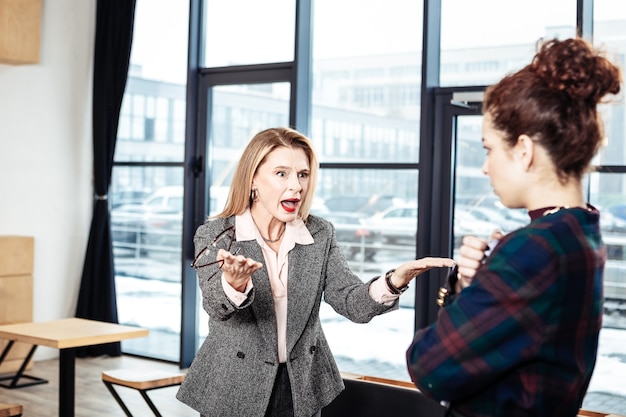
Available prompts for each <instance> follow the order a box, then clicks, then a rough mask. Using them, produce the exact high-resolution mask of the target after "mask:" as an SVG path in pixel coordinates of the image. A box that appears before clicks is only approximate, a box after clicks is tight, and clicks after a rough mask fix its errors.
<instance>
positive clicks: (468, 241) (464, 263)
mask: <svg viewBox="0 0 626 417" xmlns="http://www.w3.org/2000/svg"><path fill="white" fill-rule="evenodd" d="M503 237H504V233H502V231H501V230H495V231H494V232H493V233H492V234H491V237H490V239H489V242H487V241H486V240H484V239H481V238H479V237H476V236H465V237H463V243H462V244H461V248H460V251H459V253H460V255H459V257H458V259H457V260H456V264H457V270H458V275H457V278H458V281H457V284H456V285H457V288H456V290H457V292H459V291H461V290H462V289H463V288H465V287H467V286H469V285H470V284H471V283H472V280H473V279H474V275H476V271H477V270H478V267H480V265H481V264H482V263H483V260H484V259H485V256H486V254H485V252H486V251H488V250H489V251H491V250H493V246H495V245H496V244H497V243H498V241H500V239H502V238H503ZM490 245H491V246H490Z"/></svg>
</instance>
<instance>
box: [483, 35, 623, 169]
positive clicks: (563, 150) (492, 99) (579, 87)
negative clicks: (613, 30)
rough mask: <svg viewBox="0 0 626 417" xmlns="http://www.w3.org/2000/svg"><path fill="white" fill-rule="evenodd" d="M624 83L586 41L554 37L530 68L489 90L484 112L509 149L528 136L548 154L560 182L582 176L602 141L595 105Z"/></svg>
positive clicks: (546, 43)
mask: <svg viewBox="0 0 626 417" xmlns="http://www.w3.org/2000/svg"><path fill="white" fill-rule="evenodd" d="M621 82H622V74H621V70H620V68H619V67H617V66H616V65H614V64H612V63H611V62H610V61H609V60H608V59H607V58H606V57H605V56H604V55H603V54H602V53H601V52H600V51H597V50H595V49H594V48H593V47H592V46H591V45H590V44H589V43H587V42H586V41H584V40H583V39H579V38H576V39H566V40H556V39H553V40H550V41H547V42H544V43H542V44H541V45H540V49H539V51H538V52H537V54H536V55H535V56H534V58H533V60H532V62H531V63H530V64H529V65H527V66H526V67H524V68H522V69H521V70H519V71H517V72H515V73H513V74H510V75H507V76H505V77H504V78H503V79H502V80H501V81H500V82H498V83H497V84H495V85H493V86H490V87H489V88H487V91H486V92H485V99H484V102H483V112H485V113H489V114H490V115H491V117H492V120H493V125H494V127H495V128H496V129H497V130H499V131H501V132H503V133H504V135H505V138H504V140H505V142H506V143H507V144H508V145H509V146H513V145H514V144H515V143H516V142H517V139H518V138H519V136H520V135H523V134H526V135H528V136H529V137H531V138H532V139H533V141H535V142H536V143H538V144H540V145H541V146H543V147H544V148H545V149H546V150H547V152H548V154H549V155H550V158H551V159H552V161H553V163H554V164H555V166H556V169H557V173H558V175H559V176H560V177H561V178H563V179H565V178H567V177H570V176H575V177H577V178H581V177H582V175H583V174H584V173H585V172H586V170H587V169H588V167H589V165H590V163H591V160H592V158H593V157H594V155H595V154H596V153H597V151H598V149H599V147H600V145H601V143H602V140H603V138H604V132H603V127H602V121H601V120H600V116H599V114H598V111H597V104H598V103H600V102H601V100H602V99H603V98H604V97H605V96H606V95H607V94H613V95H615V94H617V93H619V91H620V83H621Z"/></svg>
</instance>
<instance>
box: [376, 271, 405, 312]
mask: <svg viewBox="0 0 626 417" xmlns="http://www.w3.org/2000/svg"><path fill="white" fill-rule="evenodd" d="M369 292H370V297H372V299H373V300H374V301H376V302H377V303H380V304H385V305H392V304H393V303H394V301H396V300H397V299H398V298H400V294H393V293H392V292H391V291H390V290H389V287H388V286H387V283H386V282H385V276H384V275H383V276H380V277H378V279H376V280H374V281H373V282H372V283H371V284H370V288H369Z"/></svg>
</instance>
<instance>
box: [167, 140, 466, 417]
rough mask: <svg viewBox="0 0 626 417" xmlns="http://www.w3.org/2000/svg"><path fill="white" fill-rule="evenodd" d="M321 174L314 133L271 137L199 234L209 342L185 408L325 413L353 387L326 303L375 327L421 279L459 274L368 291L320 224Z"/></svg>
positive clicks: (187, 385) (394, 273)
mask: <svg viewBox="0 0 626 417" xmlns="http://www.w3.org/2000/svg"><path fill="white" fill-rule="evenodd" d="M317 172H318V162H317V157H316V155H315V152H314V150H313V147H312V145H311V142H310V141H309V139H307V138H306V137H305V136H304V135H302V134H301V133H299V132H297V131H295V130H293V129H288V128H273V129H267V130H264V131H262V132H259V133H258V134H257V135H255V137H254V138H253V139H252V140H251V142H250V143H249V144H248V146H247V147H246V149H245V150H244V153H243V156H242V158H241V160H240V161H239V165H238V167H237V169H236V171H235V174H234V176H233V180H232V184H231V188H230V193H229V198H228V201H227V203H226V207H225V208H224V211H223V212H222V213H220V214H219V215H217V216H215V217H214V218H211V219H209V220H207V222H206V223H204V224H203V225H201V226H200V227H199V228H198V230H197V231H196V235H195V238H194V244H195V252H196V258H195V260H194V263H193V266H194V267H195V268H196V270H197V272H198V280H199V285H200V288H201V290H202V303H203V307H204V309H205V310H206V312H207V313H208V315H209V335H208V336H207V338H206V340H205V341H204V343H203V344H202V346H201V347H200V349H199V351H198V353H197V355H196V358H195V359H194V361H193V363H192V364H191V367H190V369H189V371H188V373H187V377H186V378H185V382H184V383H183V384H182V386H181V387H180V390H179V391H178V394H177V398H178V399H179V400H180V401H182V402H184V403H186V404H187V405H189V406H190V407H192V408H193V409H195V410H197V411H199V412H200V414H201V415H202V416H206V417H217V416H220V417H222V416H223V417H263V416H267V417H269V416H273V417H274V416H275V417H283V416H285V417H287V416H289V417H311V416H317V415H319V413H320V410H321V409H322V408H323V407H324V406H326V405H328V404H329V403H330V402H331V401H332V400H333V399H334V398H335V397H336V396H337V395H338V394H339V393H340V392H341V390H342V389H343V382H342V379H341V376H340V374H339V370H338V369H337V365H336V364H335V361H334V359H333V356H332V353H331V351H330V349H329V346H328V343H327V342H326V338H325V337H324V333H323V331H322V326H321V323H320V319H319V309H320V303H321V301H322V296H323V297H324V300H325V301H326V302H327V303H328V304H329V305H331V306H332V307H333V308H334V309H335V311H337V312H338V313H339V314H341V315H343V316H345V317H347V318H348V319H350V320H352V321H354V322H358V323H366V322H368V321H370V320H371V319H372V318H373V317H374V316H376V315H378V314H382V313H385V312H387V311H391V310H394V309H396V308H397V307H398V301H397V300H398V297H399V296H400V294H401V293H402V292H403V291H404V290H405V289H406V288H407V287H408V283H409V282H410V280H411V279H413V278H414V277H415V276H416V275H419V274H420V273H422V272H425V271H427V270H428V269H430V268H433V267H452V266H453V265H454V262H453V261H452V260H451V259H447V258H424V259H420V260H414V261H409V262H406V263H404V264H402V265H400V266H398V267H397V268H396V269H395V270H391V271H389V272H388V273H387V274H385V276H383V277H376V278H373V279H372V280H370V281H369V282H367V283H364V282H362V281H361V279H360V278H359V277H358V276H357V275H355V274H354V273H352V272H351V271H350V269H349V267H348V264H347V262H346V260H345V258H344V256H343V254H342V252H341V249H340V248H339V247H338V245H337V241H336V239H335V230H334V227H333V226H332V224H331V223H330V222H328V221H326V220H324V219H322V218H320V217H316V216H313V215H309V211H310V208H311V204H312V200H313V195H314V193H315V181H316V178H317ZM287 283H288V284H289V285H287Z"/></svg>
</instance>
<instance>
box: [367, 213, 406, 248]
mask: <svg viewBox="0 0 626 417" xmlns="http://www.w3.org/2000/svg"><path fill="white" fill-rule="evenodd" d="M365 224H366V225H367V226H368V227H369V228H370V229H371V230H373V231H376V232H379V233H380V236H381V238H382V242H383V244H389V245H403V246H413V247H414V246H415V242H416V239H417V205H416V204H403V205H394V206H391V207H389V208H387V209H386V210H384V211H382V212H381V213H378V214H374V215H373V216H371V217H368V218H367V219H366V220H365Z"/></svg>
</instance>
